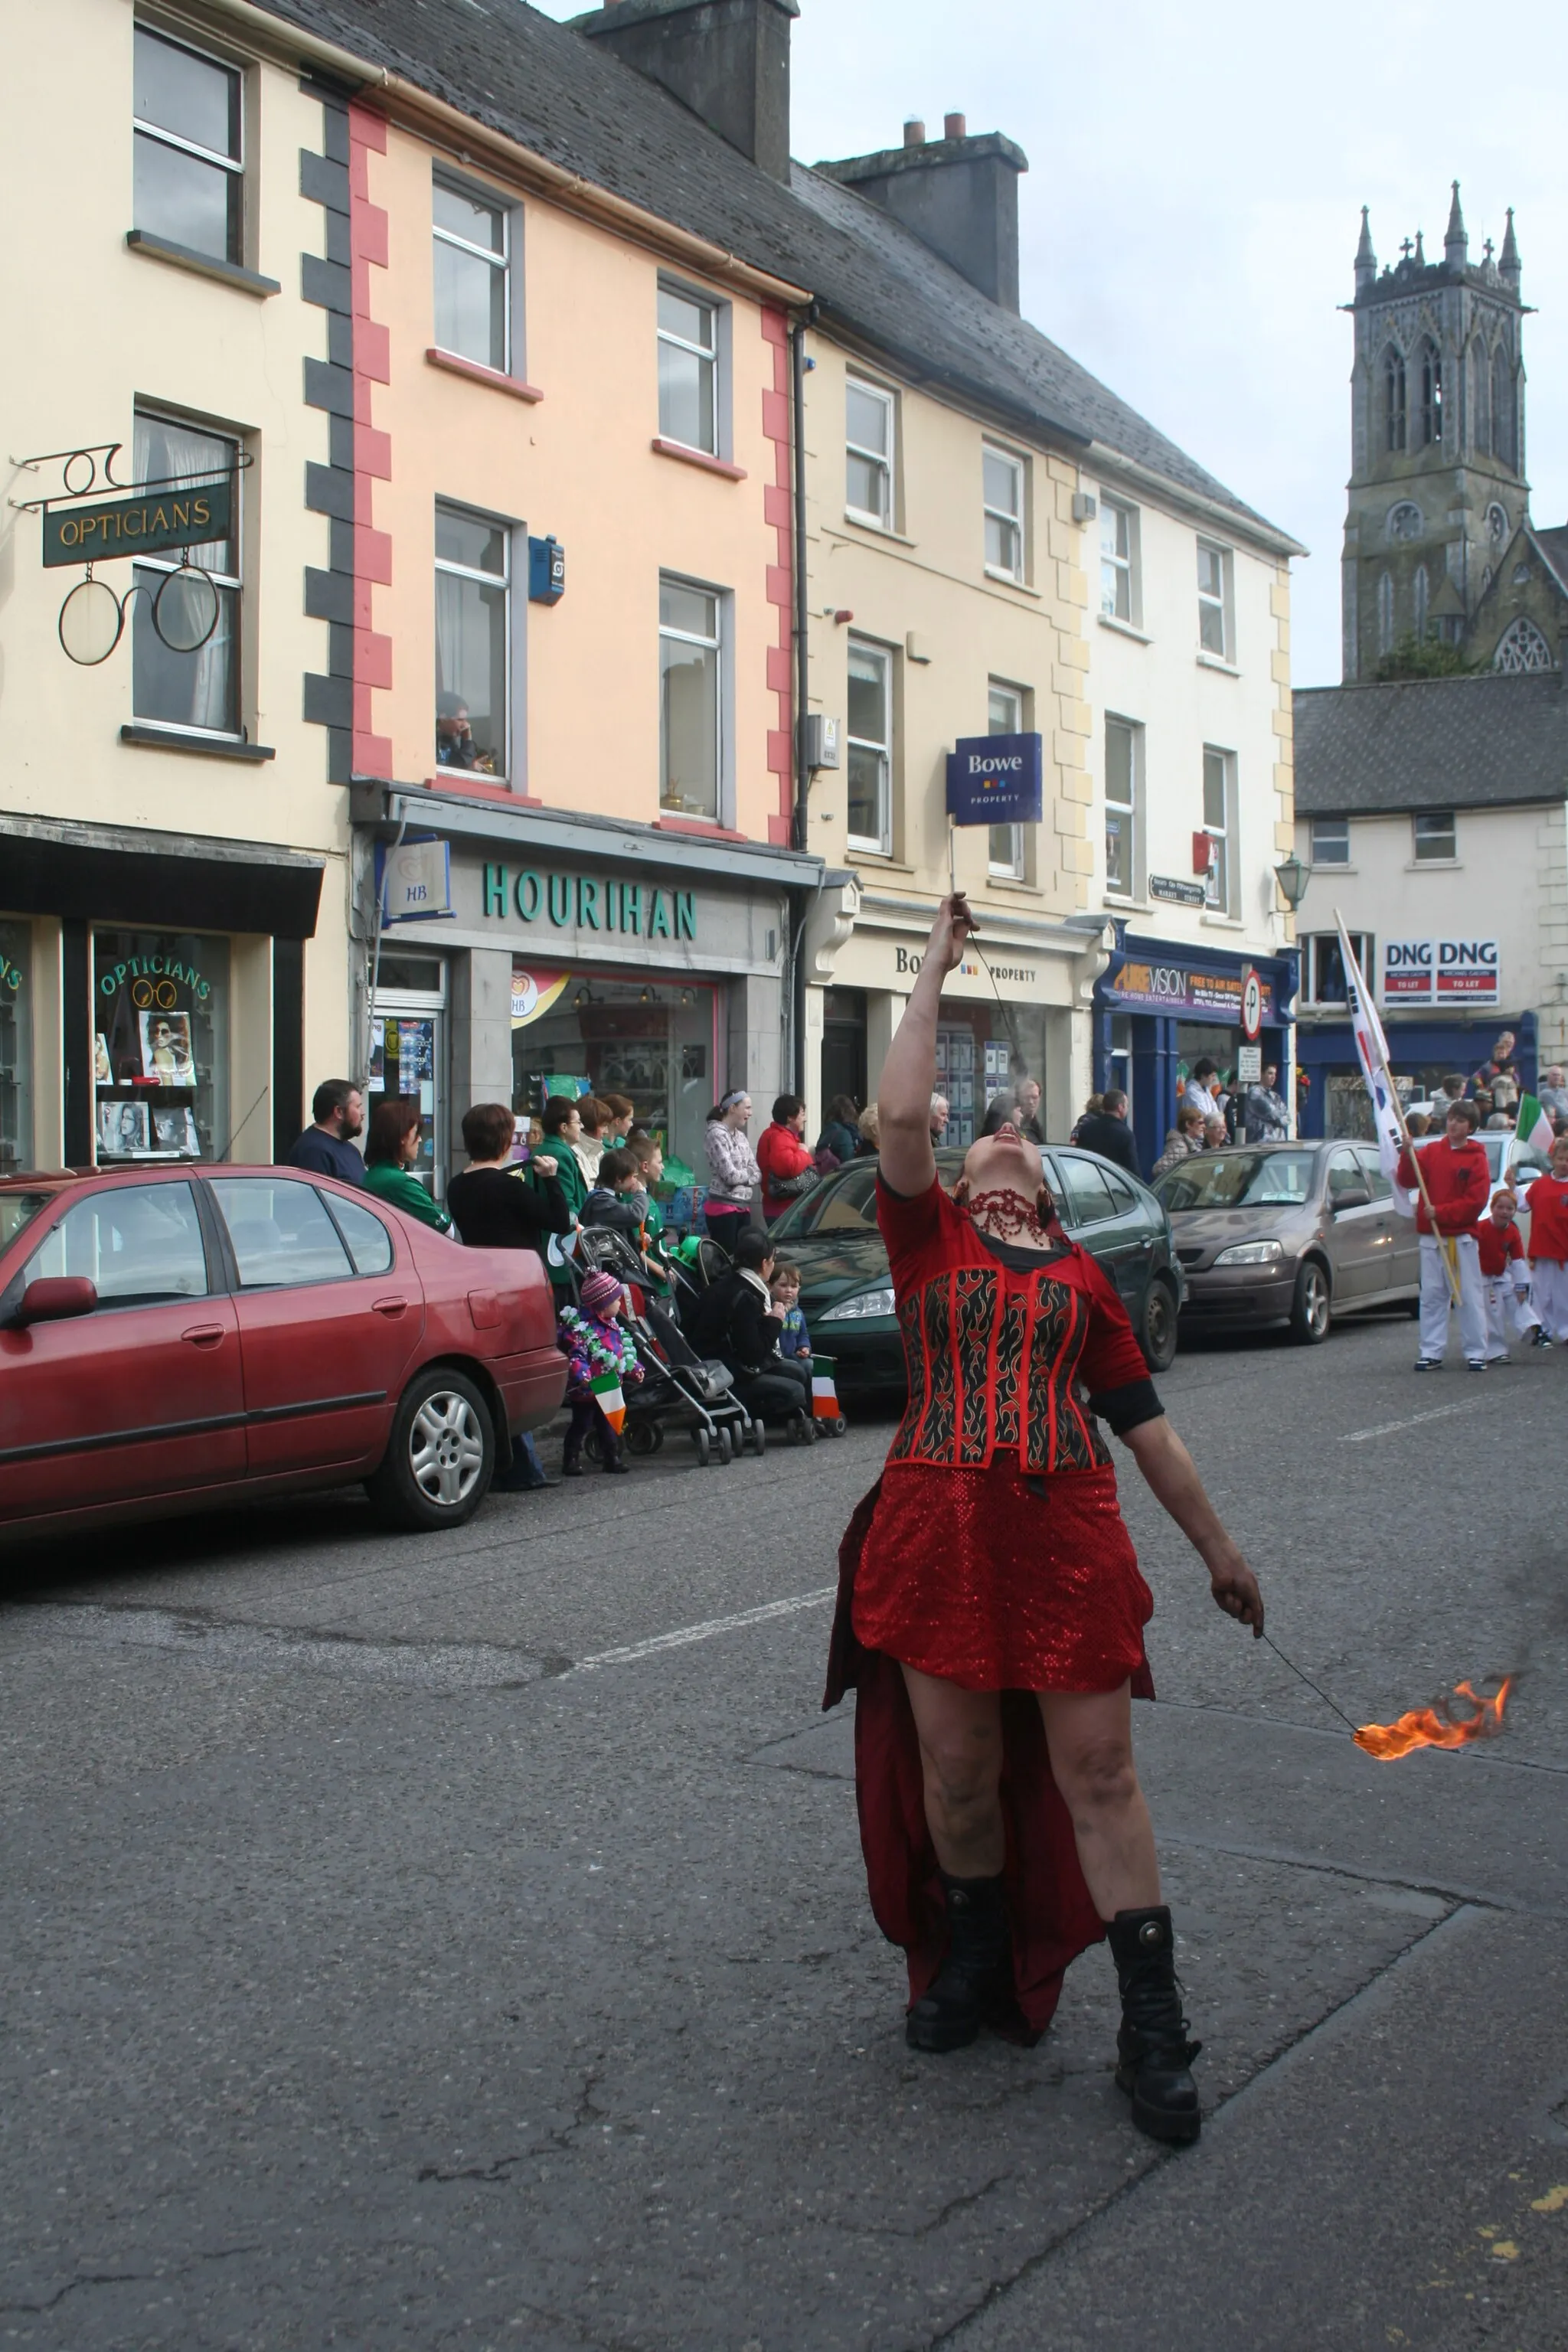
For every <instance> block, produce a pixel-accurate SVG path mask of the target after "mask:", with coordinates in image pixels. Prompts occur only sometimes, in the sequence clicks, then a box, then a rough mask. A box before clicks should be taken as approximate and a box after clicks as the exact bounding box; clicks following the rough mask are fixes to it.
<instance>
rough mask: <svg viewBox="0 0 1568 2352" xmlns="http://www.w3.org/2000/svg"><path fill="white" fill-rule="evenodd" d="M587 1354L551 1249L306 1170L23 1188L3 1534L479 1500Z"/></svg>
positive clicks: (4, 1197)
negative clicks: (376, 1197)
mask: <svg viewBox="0 0 1568 2352" xmlns="http://www.w3.org/2000/svg"><path fill="white" fill-rule="evenodd" d="M565 1381H566V1364H565V1359H564V1358H563V1356H562V1355H561V1354H560V1352H559V1351H558V1349H556V1346H555V1315H554V1308H553V1306H552V1300H551V1294H550V1284H549V1280H548V1277H547V1276H546V1275H545V1272H544V1268H543V1266H542V1265H541V1263H540V1261H539V1260H538V1258H536V1257H535V1256H534V1255H533V1254H532V1252H531V1251H526V1250H471V1249H465V1248H463V1246H462V1245H461V1244H460V1243H458V1241H456V1240H450V1239H448V1238H447V1235H446V1234H438V1233H436V1232H435V1231H434V1230H433V1229H432V1228H431V1227H430V1226H428V1225H422V1224H420V1223H417V1222H416V1221H415V1220H414V1219H412V1218H408V1217H404V1216H401V1215H399V1213H398V1212H397V1211H396V1210H395V1209H391V1208H388V1207H386V1206H385V1204H384V1202H380V1201H373V1200H372V1199H370V1198H369V1197H368V1196H367V1195H366V1194H365V1193H363V1192H354V1191H353V1190H352V1189H351V1188H350V1187H349V1186H347V1185H343V1184H338V1183H334V1182H333V1181H331V1178H327V1177H320V1176H313V1175H310V1174H308V1173H306V1172H305V1171H303V1170H301V1169H294V1168H226V1167H193V1166H190V1165H188V1164H187V1165H184V1166H181V1167H178V1168H168V1169H155V1168H149V1167H146V1166H142V1167H139V1168H137V1169H134V1170H125V1171H113V1172H109V1171H101V1172H97V1171H94V1172H83V1173H79V1174H73V1173H70V1172H66V1173H62V1174H58V1175H44V1176H15V1177H10V1178H7V1179H5V1181H0V1533H3V1534H4V1535H5V1537H7V1538H16V1537H17V1536H36V1535H43V1534H51V1533H54V1532H56V1531H59V1530H65V1529H68V1528H80V1527H85V1526H91V1525H99V1524H105V1523H110V1522H119V1521H123V1520H126V1519H132V1518H152V1517H162V1516H163V1514H164V1513H166V1512H169V1511H183V1510H196V1509H202V1508H205V1507H208V1506H211V1505H214V1504H221V1503H229V1502H237V1501H241V1500H245V1501H248V1500H249V1499H250V1498H252V1497H253V1496H262V1495H283V1494H290V1493H301V1492H304V1491H305V1490H307V1489H309V1488H311V1487H321V1486H346V1485H348V1484H350V1483H351V1482H353V1481H354V1480H362V1481H363V1484H364V1486H365V1487H366V1489H367V1491H368V1493H369V1495H370V1496H371V1499H372V1501H373V1502H374V1505H375V1506H376V1508H377V1510H378V1511H379V1512H380V1514H381V1515H382V1517H384V1518H385V1519H386V1520H388V1521H389V1522H391V1523H392V1524H394V1525H395V1526H398V1527H405V1528H451V1527H460V1526H461V1525H462V1523H463V1521H464V1520H465V1519H467V1518H468V1517H471V1515H472V1514H473V1512H474V1511H476V1510H477V1509H478V1508H479V1504H480V1502H481V1501H482V1499H483V1497H484V1495H485V1493H486V1490H487V1489H488V1487H489V1482H490V1476H491V1473H492V1472H493V1470H494V1468H495V1466H496V1464H497V1461H498V1460H500V1462H501V1463H503V1464H504V1463H505V1462H506V1461H507V1459H508V1458H509V1456H510V1442H511V1433H512V1432H514V1431H521V1430H526V1429H532V1428H535V1427H537V1426H538V1424H539V1423H541V1422H544V1421H548V1420H549V1418H550V1416H551V1414H552V1412H554V1411H555V1409H556V1407H557V1405H559V1403H560V1402H561V1397H562V1392H563V1389H564V1387H565Z"/></svg>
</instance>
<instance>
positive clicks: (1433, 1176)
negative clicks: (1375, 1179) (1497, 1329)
mask: <svg viewBox="0 0 1568 2352" xmlns="http://www.w3.org/2000/svg"><path fill="white" fill-rule="evenodd" d="M1478 1123H1479V1122H1478V1120H1477V1118H1476V1107H1475V1105H1474V1103H1471V1102H1457V1103H1450V1104H1449V1106H1448V1115H1447V1118H1446V1119H1445V1120H1444V1122H1443V1135H1444V1139H1443V1141H1442V1142H1441V1143H1429V1144H1428V1145H1427V1146H1426V1149H1425V1150H1424V1151H1423V1152H1422V1154H1421V1177H1422V1180H1423V1181H1424V1182H1425V1185H1426V1190H1425V1192H1422V1191H1420V1190H1419V1189H1418V1188H1417V1181H1416V1175H1415V1152H1414V1150H1413V1149H1412V1148H1411V1146H1410V1145H1409V1144H1406V1145H1405V1150H1403V1151H1402V1152H1401V1153H1400V1155H1399V1167H1398V1171H1397V1173H1396V1174H1395V1177H1394V1181H1395V1182H1396V1183H1398V1184H1402V1185H1403V1186H1404V1187H1405V1191H1406V1192H1414V1193H1415V1229H1416V1231H1417V1233H1419V1234H1420V1236H1421V1353H1420V1354H1419V1355H1418V1356H1417V1357H1416V1359H1415V1369H1416V1370H1417V1371H1418V1372H1435V1371H1436V1370H1437V1369H1438V1367H1439V1366H1440V1365H1441V1363H1442V1361H1443V1358H1444V1355H1445V1354H1446V1352H1447V1346H1448V1305H1449V1300H1450V1298H1451V1297H1452V1296H1453V1293H1452V1290H1451V1288H1450V1285H1449V1274H1450V1272H1451V1273H1452V1274H1453V1276H1455V1278H1456V1281H1457V1283H1458V1293H1459V1344H1460V1346H1461V1347H1462V1348H1463V1349H1464V1351H1465V1361H1466V1363H1467V1364H1468V1366H1469V1368H1470V1370H1471V1371H1473V1372H1484V1371H1485V1370H1486V1368H1487V1315H1486V1304H1485V1301H1484V1299H1483V1298H1482V1296H1481V1260H1480V1248H1479V1244H1478V1242H1477V1240H1476V1231H1475V1229H1476V1221H1477V1219H1478V1218H1479V1217H1480V1216H1482V1215H1484V1214H1485V1212H1486V1206H1487V1202H1488V1201H1489V1198H1490V1196H1491V1189H1492V1175H1491V1163H1490V1161H1489V1160H1488V1158H1487V1151H1486V1146H1485V1144H1484V1143H1478V1141H1477V1140H1476V1128H1477V1125H1478ZM1428 1202H1430V1204H1431V1205H1430V1208H1428V1205H1427V1204H1428ZM1445 1258H1447V1266H1445V1265H1444V1259H1445Z"/></svg>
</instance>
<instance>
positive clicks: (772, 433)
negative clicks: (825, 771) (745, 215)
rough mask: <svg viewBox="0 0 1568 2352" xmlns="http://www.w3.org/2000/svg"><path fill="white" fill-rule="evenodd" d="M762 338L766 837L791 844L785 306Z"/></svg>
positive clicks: (791, 550) (767, 317) (791, 555)
mask: <svg viewBox="0 0 1568 2352" xmlns="http://www.w3.org/2000/svg"><path fill="white" fill-rule="evenodd" d="M762 329H763V345H764V347H765V349H767V350H771V352H772V353H773V368H772V374H773V386H772V389H771V390H768V391H764V392H763V436H764V437H765V438H766V439H767V440H769V441H771V442H772V443H773V481H772V482H771V483H764V484H763V520H764V522H765V523H766V524H767V525H768V526H769V528H770V529H771V530H772V533H773V545H774V550H775V552H776V554H777V558H778V560H777V562H774V563H770V564H769V565H768V566H767V567H766V569H765V571H764V573H763V593H764V594H765V595H766V597H767V600H768V602H769V604H772V606H773V612H774V615H775V620H774V641H773V644H772V645H771V646H769V647H768V664H767V682H768V690H769V692H770V693H771V694H772V695H773V700H774V703H775V705H776V709H777V723H776V725H775V726H773V727H772V728H770V729H769V730H768V768H769V772H770V773H772V774H773V775H776V776H777V778H778V793H779V798H778V814H777V815H772V814H770V816H769V818H768V839H769V840H770V841H772V842H777V843H787V842H788V841H789V840H790V838H791V836H792V835H793V833H794V830H795V760H794V743H795V647H794V637H793V631H794V626H795V546H794V541H793V537H792V532H791V516H792V511H793V509H792V504H791V497H790V490H791V481H790V404H789V322H788V320H787V319H786V318H785V316H784V312H783V311H782V310H774V309H772V308H768V307H764V308H763V311H762Z"/></svg>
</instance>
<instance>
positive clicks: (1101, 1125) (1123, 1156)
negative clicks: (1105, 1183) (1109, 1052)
mask: <svg viewBox="0 0 1568 2352" xmlns="http://www.w3.org/2000/svg"><path fill="white" fill-rule="evenodd" d="M1078 1140H1079V1146H1080V1147H1081V1149H1082V1150H1085V1151H1098V1152H1099V1154H1100V1158H1101V1159H1102V1160H1115V1162H1116V1165H1117V1166H1118V1168H1125V1169H1126V1171H1127V1172H1128V1174H1129V1175H1130V1176H1136V1175H1137V1173H1138V1154H1137V1152H1136V1150H1134V1149H1133V1143H1132V1135H1131V1129H1129V1127H1128V1124H1127V1097H1126V1096H1125V1095H1124V1094H1123V1093H1122V1091H1121V1087H1110V1089H1109V1090H1108V1091H1107V1092H1106V1093H1105V1094H1102V1095H1101V1096H1100V1108H1099V1110H1098V1111H1090V1112H1089V1116H1088V1118H1080V1119H1079V1123H1078Z"/></svg>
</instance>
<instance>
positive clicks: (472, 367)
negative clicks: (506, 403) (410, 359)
mask: <svg viewBox="0 0 1568 2352" xmlns="http://www.w3.org/2000/svg"><path fill="white" fill-rule="evenodd" d="M425 357H426V360H427V361H428V362H429V364H430V365H431V366H432V367H438V368H447V369H449V370H450V372H451V373H452V374H453V375H466V376H468V377H469V378H471V380H472V381H473V382H474V383H490V384H494V386H495V388H496V390H497V391H498V392H510V394H511V396H512V398H513V399H514V400H542V399H543V397H544V394H542V392H541V391H540V389H539V386H538V385H537V384H536V383H524V382H523V380H522V378H521V376H520V375H503V374H502V373H501V371H500V368H493V367H484V366H482V365H481V364H480V362H479V361H478V360H463V359H459V358H458V354H457V352H444V351H443V350H442V349H441V347H440V345H439V344H438V343H431V344H429V345H428V346H427V348H426V352H425Z"/></svg>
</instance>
